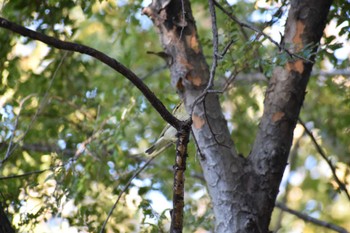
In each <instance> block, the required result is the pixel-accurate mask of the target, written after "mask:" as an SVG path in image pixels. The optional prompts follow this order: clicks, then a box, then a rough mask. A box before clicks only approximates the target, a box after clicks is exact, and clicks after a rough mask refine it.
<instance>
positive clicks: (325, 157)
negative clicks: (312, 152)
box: [299, 118, 350, 201]
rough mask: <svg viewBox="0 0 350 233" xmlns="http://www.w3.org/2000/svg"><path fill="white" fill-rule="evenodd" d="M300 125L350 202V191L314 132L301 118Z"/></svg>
mask: <svg viewBox="0 0 350 233" xmlns="http://www.w3.org/2000/svg"><path fill="white" fill-rule="evenodd" d="M299 123H300V124H301V125H302V126H303V127H304V130H305V132H306V134H307V135H309V136H310V138H311V141H312V143H313V144H314V145H315V147H316V150H317V152H318V153H319V154H320V155H321V156H322V158H323V159H324V160H325V161H326V162H327V164H328V166H329V168H330V169H331V171H332V174H333V177H334V180H335V182H337V184H338V186H339V188H340V190H342V191H343V192H344V193H345V194H346V196H347V197H348V199H349V201H350V195H349V192H348V190H347V189H346V186H345V184H344V183H343V182H341V181H340V179H339V178H338V176H337V173H336V168H335V167H334V166H333V164H332V161H331V160H330V159H328V158H327V155H326V153H325V152H324V151H323V149H322V148H321V146H320V145H319V144H318V143H317V141H316V138H315V137H314V135H313V134H312V132H311V131H310V130H309V129H308V128H307V127H306V125H305V123H304V122H303V121H302V120H301V119H300V118H299Z"/></svg>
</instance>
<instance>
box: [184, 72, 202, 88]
mask: <svg viewBox="0 0 350 233" xmlns="http://www.w3.org/2000/svg"><path fill="white" fill-rule="evenodd" d="M186 79H187V80H188V81H190V82H191V83H192V84H193V85H195V86H197V87H199V86H200V85H201V84H202V80H201V78H200V77H199V76H191V75H190V74H188V75H187V76H186Z"/></svg>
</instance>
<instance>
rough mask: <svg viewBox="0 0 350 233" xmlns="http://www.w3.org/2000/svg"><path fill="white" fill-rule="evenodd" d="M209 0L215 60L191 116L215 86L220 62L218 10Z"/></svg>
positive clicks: (211, 0) (194, 103)
mask: <svg viewBox="0 0 350 233" xmlns="http://www.w3.org/2000/svg"><path fill="white" fill-rule="evenodd" d="M208 2H209V11H210V15H211V28H212V34H213V62H212V65H211V68H210V76H209V81H208V84H207V87H206V88H205V89H204V90H203V92H202V93H201V94H200V95H199V96H197V98H196V99H195V101H194V102H193V107H192V111H191V114H190V115H191V116H192V114H193V111H194V107H195V106H196V105H197V103H199V102H201V101H203V99H204V98H205V97H206V95H207V94H208V92H209V90H210V89H211V88H212V87H213V86H214V78H215V71H216V67H217V63H218V55H219V48H218V29H217V25H216V12H215V6H214V1H213V0H209V1H208Z"/></svg>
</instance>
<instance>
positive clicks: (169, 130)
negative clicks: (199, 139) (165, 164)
mask: <svg viewBox="0 0 350 233" xmlns="http://www.w3.org/2000/svg"><path fill="white" fill-rule="evenodd" d="M173 115H174V116H175V117H177V118H178V119H179V120H181V121H184V120H187V119H188V118H189V115H188V113H187V112H186V109H185V105H184V103H183V101H181V103H179V104H178V105H177V106H176V107H175V108H174V110H173ZM176 134H177V130H176V129H175V128H174V127H172V126H171V125H170V124H167V125H166V126H165V128H164V129H163V131H162V133H161V134H160V136H159V138H158V140H157V141H156V142H155V143H154V144H153V145H152V146H151V147H150V148H148V149H147V150H146V151H145V153H146V154H149V155H152V156H155V155H157V154H159V153H161V152H163V151H164V150H165V149H167V148H168V147H169V146H171V145H172V144H173V143H175V142H176V140H177V137H176Z"/></svg>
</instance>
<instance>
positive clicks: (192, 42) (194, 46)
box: [190, 34, 200, 53]
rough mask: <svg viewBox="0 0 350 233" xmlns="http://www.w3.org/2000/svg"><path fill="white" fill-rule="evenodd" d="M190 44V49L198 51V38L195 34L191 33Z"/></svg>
mask: <svg viewBox="0 0 350 233" xmlns="http://www.w3.org/2000/svg"><path fill="white" fill-rule="evenodd" d="M190 46H191V49H193V50H194V52H195V53H199V52H200V49H199V44H198V40H197V38H196V34H192V36H191V40H190Z"/></svg>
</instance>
